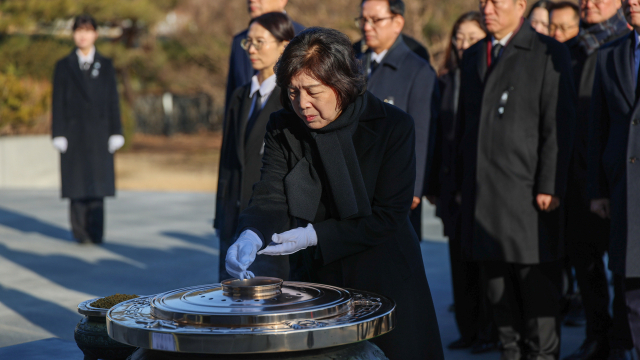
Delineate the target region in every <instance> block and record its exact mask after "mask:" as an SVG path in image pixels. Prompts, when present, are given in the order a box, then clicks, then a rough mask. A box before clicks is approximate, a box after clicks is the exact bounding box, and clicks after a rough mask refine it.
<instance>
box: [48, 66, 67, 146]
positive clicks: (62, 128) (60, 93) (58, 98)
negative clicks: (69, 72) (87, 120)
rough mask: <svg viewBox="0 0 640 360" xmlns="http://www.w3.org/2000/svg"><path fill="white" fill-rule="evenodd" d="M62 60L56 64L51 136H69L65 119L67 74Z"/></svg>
mask: <svg viewBox="0 0 640 360" xmlns="http://www.w3.org/2000/svg"><path fill="white" fill-rule="evenodd" d="M63 71H64V69H63V64H62V61H59V62H58V63H57V64H56V69H55V71H54V72H53V96H52V101H51V115H52V116H51V136H52V137H58V136H67V135H66V133H67V132H66V130H67V129H66V125H67V122H66V120H67V119H65V116H64V114H65V109H64V107H65V104H64V92H65V90H64V89H65V88H66V82H65V76H64V73H63Z"/></svg>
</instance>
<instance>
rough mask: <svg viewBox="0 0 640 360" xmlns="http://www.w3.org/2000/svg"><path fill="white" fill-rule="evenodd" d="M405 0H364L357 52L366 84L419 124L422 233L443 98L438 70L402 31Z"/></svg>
mask: <svg viewBox="0 0 640 360" xmlns="http://www.w3.org/2000/svg"><path fill="white" fill-rule="evenodd" d="M404 8H405V7H404V2H403V1H402V0H364V1H362V6H361V13H360V17H358V18H356V25H357V26H358V27H359V28H360V30H361V31H362V35H363V38H364V41H365V43H366V45H367V51H366V52H364V53H362V54H360V56H359V58H360V59H361V60H362V62H363V64H364V71H365V76H366V77H367V78H368V82H367V89H368V90H369V91H371V93H373V94H374V95H375V96H377V97H378V98H380V99H381V100H383V101H385V102H388V103H390V104H393V105H395V106H397V107H399V108H400V109H402V110H404V111H406V112H407V113H409V115H411V116H412V117H413V120H414V121H415V128H416V166H417V168H416V182H415V189H414V197H413V204H412V205H411V210H412V211H411V223H412V224H413V227H414V229H415V230H416V233H417V234H418V236H419V237H420V238H421V237H422V236H421V235H422V231H421V226H420V222H421V221H420V220H421V206H420V205H421V204H420V202H421V199H422V196H423V195H430V194H426V189H427V185H428V184H427V179H428V178H429V176H428V174H429V171H428V170H429V167H430V161H428V159H427V158H428V154H431V153H432V152H431V151H429V146H433V145H434V144H433V141H431V142H430V141H429V140H430V136H433V135H435V131H430V127H431V126H432V125H434V124H435V122H433V123H432V121H431V120H432V119H435V118H436V116H437V113H438V109H439V104H440V94H439V92H438V88H437V78H436V73H435V71H434V70H433V68H432V67H431V65H429V63H428V62H427V61H425V60H424V59H422V58H421V57H419V56H418V55H416V54H415V53H414V52H413V51H411V50H410V49H409V47H407V45H406V44H405V43H404V41H403V37H402V35H401V32H402V28H403V27H404Z"/></svg>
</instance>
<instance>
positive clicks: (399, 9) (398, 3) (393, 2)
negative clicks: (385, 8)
mask: <svg viewBox="0 0 640 360" xmlns="http://www.w3.org/2000/svg"><path fill="white" fill-rule="evenodd" d="M365 1H383V0H362V2H361V3H360V6H362V4H364V3H365ZM387 2H388V3H389V11H391V13H392V14H393V15H400V16H404V1H402V0H387Z"/></svg>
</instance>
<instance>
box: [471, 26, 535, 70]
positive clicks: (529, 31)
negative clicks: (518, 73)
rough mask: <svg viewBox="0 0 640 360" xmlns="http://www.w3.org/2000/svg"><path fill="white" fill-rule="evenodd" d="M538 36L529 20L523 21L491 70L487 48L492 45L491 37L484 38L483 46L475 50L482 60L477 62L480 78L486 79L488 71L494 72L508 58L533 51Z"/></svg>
mask: <svg viewBox="0 0 640 360" xmlns="http://www.w3.org/2000/svg"><path fill="white" fill-rule="evenodd" d="M537 36H538V33H536V32H535V30H533V28H532V27H531V23H530V22H529V20H528V19H523V21H522V24H520V28H519V29H516V33H515V34H513V35H512V37H511V39H510V40H509V42H508V43H507V46H506V47H505V48H504V51H503V52H502V55H501V56H500V59H499V60H498V61H497V62H496V63H495V64H492V65H491V69H489V68H488V66H487V56H488V55H487V48H488V44H489V43H491V36H487V37H486V38H484V40H483V41H480V43H481V46H478V47H476V48H475V51H477V54H478V55H479V56H480V59H478V61H477V69H478V75H480V78H481V79H485V77H486V75H487V71H488V70H492V71H493V69H495V68H496V67H497V66H500V64H501V63H504V62H505V61H506V60H507V59H508V58H510V57H511V56H513V55H515V54H517V52H518V50H526V51H530V50H531V49H533V44H534V43H535V41H536V39H537Z"/></svg>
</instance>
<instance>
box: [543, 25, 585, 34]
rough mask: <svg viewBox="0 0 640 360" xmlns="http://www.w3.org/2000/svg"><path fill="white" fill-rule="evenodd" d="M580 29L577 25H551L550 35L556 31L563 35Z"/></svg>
mask: <svg viewBox="0 0 640 360" xmlns="http://www.w3.org/2000/svg"><path fill="white" fill-rule="evenodd" d="M576 27H578V25H576V24H572V25H554V24H551V25H549V33H551V34H553V33H554V32H555V31H556V30H559V31H560V32H562V33H566V32H567V31H569V30H571V29H573V28H576Z"/></svg>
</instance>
